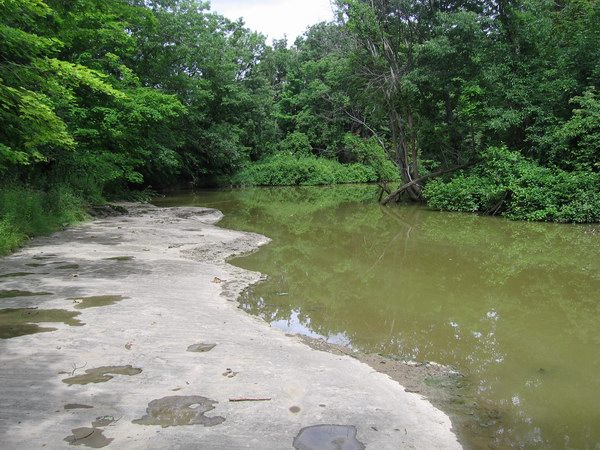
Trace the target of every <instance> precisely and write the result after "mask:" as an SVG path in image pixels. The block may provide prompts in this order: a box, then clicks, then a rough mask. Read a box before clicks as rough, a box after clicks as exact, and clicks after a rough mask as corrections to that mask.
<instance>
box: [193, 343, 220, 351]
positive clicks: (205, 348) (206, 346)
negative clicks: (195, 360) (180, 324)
mask: <svg viewBox="0 0 600 450" xmlns="http://www.w3.org/2000/svg"><path fill="white" fill-rule="evenodd" d="M216 346H217V344H204V343H200V344H193V345H190V346H189V347H188V348H187V351H188V352H194V353H206V352H210V351H211V350H212V349H213V348H215V347H216Z"/></svg>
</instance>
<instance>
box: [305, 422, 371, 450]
mask: <svg viewBox="0 0 600 450" xmlns="http://www.w3.org/2000/svg"><path fill="white" fill-rule="evenodd" d="M293 446H294V448H295V449H296V450H364V449H365V445H364V444H363V443H362V442H360V441H359V440H358V439H356V427H354V426H351V425H315V426H312V427H306V428H302V430H300V433H299V434H298V436H296V437H295V438H294V442H293Z"/></svg>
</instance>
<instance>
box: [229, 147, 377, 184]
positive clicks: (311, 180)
mask: <svg viewBox="0 0 600 450" xmlns="http://www.w3.org/2000/svg"><path fill="white" fill-rule="evenodd" d="M230 181H231V182H232V183H233V184H235V185H240V186H297V185H302V186H316V185H327V184H342V183H370V182H375V181H378V175H377V172H376V170H375V169H374V168H373V167H371V166H368V165H365V164H359V163H355V164H341V163H339V162H337V161H333V160H329V159H324V158H317V157H315V156H308V155H305V156H295V155H292V154H290V153H278V154H276V155H274V156H270V157H268V158H266V159H263V160H262V161H259V162H257V163H254V164H251V165H249V166H247V167H246V168H244V169H242V170H241V171H240V172H238V173H237V174H236V175H234V176H233V177H232V178H231V180H230Z"/></svg>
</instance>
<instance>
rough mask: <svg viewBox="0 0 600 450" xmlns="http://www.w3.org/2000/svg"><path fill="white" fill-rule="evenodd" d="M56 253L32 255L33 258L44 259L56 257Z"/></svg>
mask: <svg viewBox="0 0 600 450" xmlns="http://www.w3.org/2000/svg"><path fill="white" fill-rule="evenodd" d="M57 256H58V255H54V254H47V255H37V256H34V257H33V259H37V260H44V259H52V258H56V257H57Z"/></svg>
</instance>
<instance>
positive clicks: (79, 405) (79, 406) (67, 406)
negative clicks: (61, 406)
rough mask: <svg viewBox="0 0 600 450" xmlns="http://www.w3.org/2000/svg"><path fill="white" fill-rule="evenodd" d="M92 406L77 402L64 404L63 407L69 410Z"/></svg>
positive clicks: (90, 407)
mask: <svg viewBox="0 0 600 450" xmlns="http://www.w3.org/2000/svg"><path fill="white" fill-rule="evenodd" d="M92 408H93V406H90V405H81V404H79V403H68V404H66V405H65V409H66V410H71V409H92Z"/></svg>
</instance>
